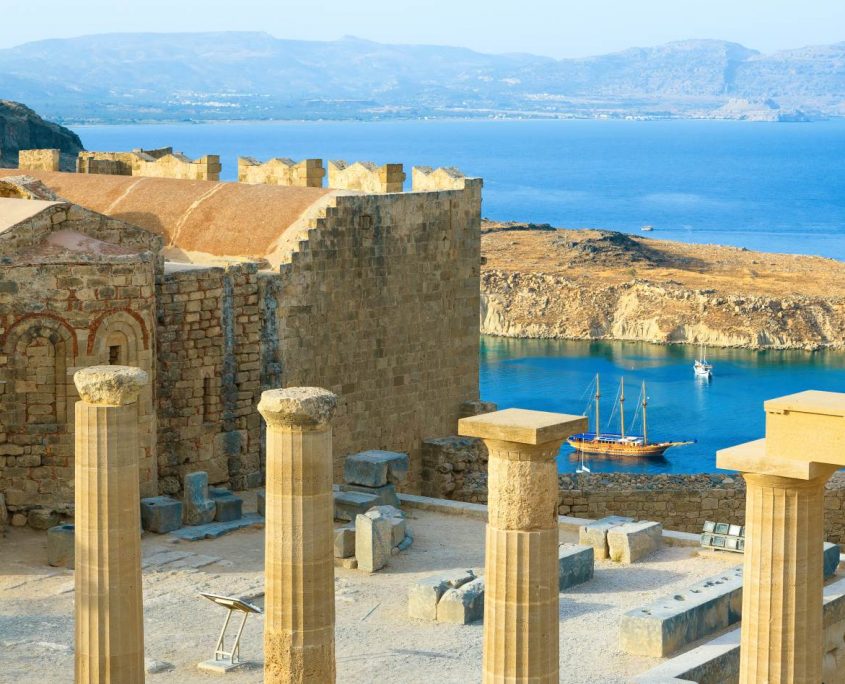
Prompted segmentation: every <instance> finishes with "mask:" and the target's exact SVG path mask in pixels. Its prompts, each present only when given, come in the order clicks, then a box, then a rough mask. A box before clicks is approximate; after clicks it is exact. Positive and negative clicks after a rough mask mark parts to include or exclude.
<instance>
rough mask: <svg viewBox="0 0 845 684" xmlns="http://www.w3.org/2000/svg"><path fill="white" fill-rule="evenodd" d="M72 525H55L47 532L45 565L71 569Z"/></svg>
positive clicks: (72, 555)
mask: <svg viewBox="0 0 845 684" xmlns="http://www.w3.org/2000/svg"><path fill="white" fill-rule="evenodd" d="M73 530H74V528H73V525H56V526H55V527H51V528H50V529H49V530H47V564H48V565H52V566H53V567H65V568H73V559H74V534H73Z"/></svg>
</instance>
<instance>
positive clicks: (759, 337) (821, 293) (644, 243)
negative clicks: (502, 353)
mask: <svg viewBox="0 0 845 684" xmlns="http://www.w3.org/2000/svg"><path fill="white" fill-rule="evenodd" d="M483 232H484V235H483V238H482V254H483V255H484V261H485V264H484V265H483V266H482V273H481V311H480V316H481V332H482V334H487V335H494V336H501V337H518V338H543V339H569V340H620V341H640V342H651V343H658V344H693V345H707V346H713V347H733V348H743V349H751V350H761V349H777V350H789V349H800V350H806V351H816V350H822V349H830V350H843V349H845V262H840V261H837V260H834V259H827V258H823V257H806V256H798V255H787V254H774V253H766V252H754V251H750V250H744V249H740V248H734V247H724V246H718V245H693V244H688V243H681V242H673V241H667V240H655V239H652V238H645V237H639V236H630V235H626V234H622V233H614V232H610V231H595V230H565V229H554V228H551V227H550V226H531V225H525V224H502V223H491V222H488V223H485V226H484V229H483Z"/></svg>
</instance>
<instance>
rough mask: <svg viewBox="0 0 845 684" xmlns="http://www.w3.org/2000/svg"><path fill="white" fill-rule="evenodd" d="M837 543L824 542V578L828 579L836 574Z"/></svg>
mask: <svg viewBox="0 0 845 684" xmlns="http://www.w3.org/2000/svg"><path fill="white" fill-rule="evenodd" d="M839 554H840V550H839V544H831V543H830V542H825V543H824V578H825V579H828V578H830V577H833V576H834V575H835V574H836V569H837V568H838V567H839Z"/></svg>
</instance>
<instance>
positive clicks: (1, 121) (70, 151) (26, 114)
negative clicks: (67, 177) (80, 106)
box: [0, 100, 85, 171]
mask: <svg viewBox="0 0 845 684" xmlns="http://www.w3.org/2000/svg"><path fill="white" fill-rule="evenodd" d="M42 148H53V149H59V150H61V153H62V162H61V164H62V170H64V171H73V170H74V169H75V168H76V155H77V153H79V152H80V151H81V150H83V149H85V148H84V147H83V146H82V141H81V140H80V139H79V136H78V135H76V133H74V132H73V131H71V130H69V129H67V128H65V127H64V126H59V125H58V124H54V123H52V122H50V121H45V120H44V119H42V118H41V117H40V116H38V114H36V113H35V112H34V111H33V110H31V109H30V108H29V107H27V106H26V105H22V104H20V103H19V102H12V101H10V100H0V168H7V169H11V168H16V167H17V165H18V150H31V149H42Z"/></svg>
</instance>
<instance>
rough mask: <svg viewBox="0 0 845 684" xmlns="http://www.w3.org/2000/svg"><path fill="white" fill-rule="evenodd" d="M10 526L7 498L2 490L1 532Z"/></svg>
mask: <svg viewBox="0 0 845 684" xmlns="http://www.w3.org/2000/svg"><path fill="white" fill-rule="evenodd" d="M8 526H9V511H8V509H7V508H6V498H5V496H4V495H3V492H0V532H3V530H5V529H6V528H7V527H8Z"/></svg>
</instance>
